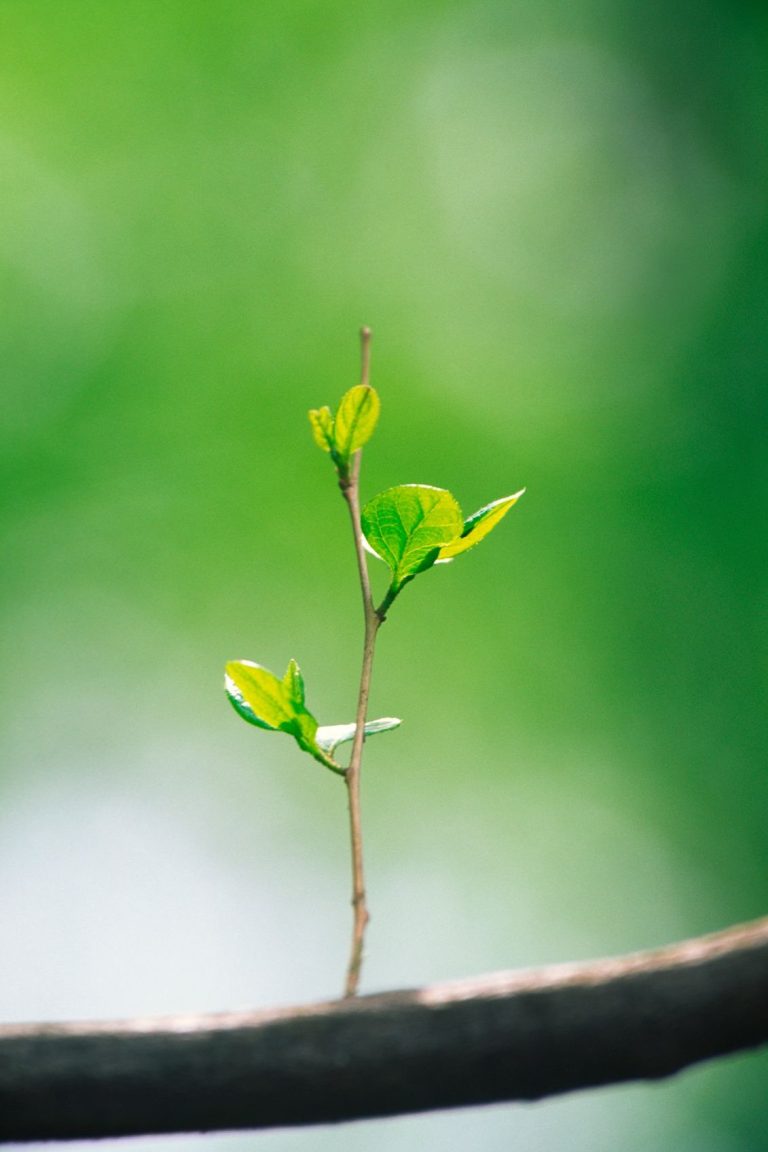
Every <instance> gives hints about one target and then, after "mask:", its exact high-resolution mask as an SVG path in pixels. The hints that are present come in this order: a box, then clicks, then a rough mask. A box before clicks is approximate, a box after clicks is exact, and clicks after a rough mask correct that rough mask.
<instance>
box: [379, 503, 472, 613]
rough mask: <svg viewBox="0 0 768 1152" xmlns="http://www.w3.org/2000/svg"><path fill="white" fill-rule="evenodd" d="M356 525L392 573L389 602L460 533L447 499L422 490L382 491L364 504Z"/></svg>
mask: <svg viewBox="0 0 768 1152" xmlns="http://www.w3.org/2000/svg"><path fill="white" fill-rule="evenodd" d="M361 519H362V526H363V532H364V533H365V536H366V539H367V541H368V543H369V544H370V546H371V548H372V549H373V550H374V552H376V553H377V555H379V556H380V557H381V558H382V560H385V561H386V563H387V564H388V565H389V567H390V568H391V570H392V586H391V588H390V593H388V600H389V601H390V602H391V600H392V598H393V597H394V596H395V595H397V593H398V592H399V591H400V589H401V588H402V587H403V585H404V584H405V583H406V582H407V581H408V580H412V579H413V577H414V576H415V575H416V574H417V573H419V572H423V571H425V570H426V569H427V568H429V567H431V566H432V564H434V562H435V560H436V559H437V557H438V555H439V553H440V549H441V547H442V546H444V545H446V544H450V543H451V541H453V540H455V539H456V538H457V537H458V536H460V535H461V532H462V529H463V527H464V521H463V518H462V515H461V509H460V508H459V505H458V504H457V503H456V500H455V499H454V497H453V496H452V495H451V493H450V492H448V491H446V489H445V488H432V487H430V486H428V485H426V484H402V485H400V486H399V487H397V488H387V489H386V491H384V492H380V493H379V495H378V496H374V498H373V499H372V500H370V501H369V502H368V503H367V504H366V506H365V508H363V512H362V517H361Z"/></svg>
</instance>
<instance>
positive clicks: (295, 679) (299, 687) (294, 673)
mask: <svg viewBox="0 0 768 1152" xmlns="http://www.w3.org/2000/svg"><path fill="white" fill-rule="evenodd" d="M283 684H284V685H285V687H286V688H287V689H288V692H289V693H290V695H291V698H292V699H293V701H294V702H295V703H296V704H297V705H298V706H299V707H301V708H303V707H304V677H303V676H302V674H301V669H300V668H299V666H298V664H297V663H296V661H295V660H289V661H288V667H287V669H286V672H285V676H284V677H283Z"/></svg>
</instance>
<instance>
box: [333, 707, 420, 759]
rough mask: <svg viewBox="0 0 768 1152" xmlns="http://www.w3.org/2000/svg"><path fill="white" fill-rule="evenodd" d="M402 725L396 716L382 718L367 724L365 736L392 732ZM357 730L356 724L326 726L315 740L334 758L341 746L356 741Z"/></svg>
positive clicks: (369, 721)
mask: <svg viewBox="0 0 768 1152" xmlns="http://www.w3.org/2000/svg"><path fill="white" fill-rule="evenodd" d="M401 723H402V721H401V720H398V719H397V717H396V716H382V717H381V718H380V719H379V720H368V721H366V724H365V735H366V736H376V735H377V734H378V733H379V732H390V731H391V730H392V729H393V728H399V727H400V725H401ZM356 729H357V725H356V724H325V725H323V727H322V728H318V730H317V733H316V734H315V739H316V740H317V743H318V744H319V745H320V747H321V748H323V749H324V750H325V751H326V752H327V753H328V755H329V756H333V754H334V752H335V751H336V749H337V748H338V746H339V744H346V743H347V742H348V741H350V740H354V738H355V731H356Z"/></svg>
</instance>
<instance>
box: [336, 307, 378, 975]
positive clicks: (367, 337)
mask: <svg viewBox="0 0 768 1152" xmlns="http://www.w3.org/2000/svg"><path fill="white" fill-rule="evenodd" d="M360 343H361V352H362V383H363V384H367V383H368V375H369V368H370V343H371V332H370V329H369V328H363V329H361V332H360ZM360 455H361V454H360V452H356V453H355V455H354V457H353V458H352V462H351V466H350V469H349V474H348V476H347V477H346V478H345V480H344V482H343V483H342V484H341V491H342V494H343V496H344V499H345V500H346V502H347V506H348V508H349V515H350V518H351V520H352V533H353V536H354V540H355V554H356V556H357V569H358V574H359V576H360V590H361V592H362V597H363V615H364V619H365V639H364V641H363V667H362V670H361V673H360V690H359V694H358V698H357V715H356V717H355V723H356V727H355V738H354V740H353V742H352V754H351V756H350V760H349V767H348V768H347V770H346V773H345V776H344V780H345V782H346V785H347V800H348V804H349V828H350V837H351V846H352V909H353V913H354V919H353V927H352V948H351V951H350V956H349V964H348V966H347V977H346V981H345V984H344V995H345V996H354V995H356V993H357V986H358V984H359V982H360V969H361V968H362V964H363V945H364V941H365V928H366V925H367V923H368V920H369V915H368V908H367V905H366V899H365V874H364V872H363V831H362V824H361V821H360V766H361V763H362V759H363V742H364V740H365V718H366V715H367V712H368V695H369V693H370V689H371V672H372V669H373V653H374V649H375V646H376V634H377V632H378V630H379V627H380V626H381V623H382V617H381V616H380V615H379V613H378V612H377V611H376V609H375V608H374V606H373V600H372V597H371V584H370V580H369V577H368V564H367V561H366V557H365V548H364V546H363V529H362V525H361V523H360V489H359V477H360Z"/></svg>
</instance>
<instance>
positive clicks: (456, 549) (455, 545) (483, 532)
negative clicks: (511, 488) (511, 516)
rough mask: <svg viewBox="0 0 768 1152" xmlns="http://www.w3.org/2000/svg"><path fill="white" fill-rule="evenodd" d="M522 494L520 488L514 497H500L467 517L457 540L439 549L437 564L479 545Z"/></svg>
mask: <svg viewBox="0 0 768 1152" xmlns="http://www.w3.org/2000/svg"><path fill="white" fill-rule="evenodd" d="M524 492H525V488H521V489H520V491H519V492H515V494H514V496H502V498H501V499H500V500H494V501H493V502H492V503H491V504H486V505H485V507H484V508H479V509H478V510H477V512H473V513H472V515H471V516H468V517H467V519H466V520H465V521H464V528H463V531H462V533H461V536H459V538H458V540H452V541H451V542H450V543H449V544H445V545H443V547H442V548H441V549H440V552H439V555H438V557H437V561H438V563H439V562H440V561H442V560H452V559H453V557H454V556H460V555H461V553H462V552H466V551H468V550H469V549H470V548H474V546H475V545H476V544H479V543H480V541H481V540H483V539H485V537H486V536H487V535H488V533H489V532H491V531H492V530H493V529H494V528H495V527H496V525H497V524H498V523H499V521H500V520H502V519H503V518H504V517H505V516H506V514H507V512H509V510H510V508H512V507H513V505H515V504H516V503H517V501H518V500H519V499H520V497H521V496H522V495H523V493H524Z"/></svg>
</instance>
